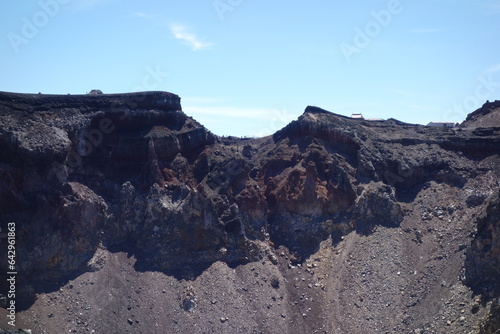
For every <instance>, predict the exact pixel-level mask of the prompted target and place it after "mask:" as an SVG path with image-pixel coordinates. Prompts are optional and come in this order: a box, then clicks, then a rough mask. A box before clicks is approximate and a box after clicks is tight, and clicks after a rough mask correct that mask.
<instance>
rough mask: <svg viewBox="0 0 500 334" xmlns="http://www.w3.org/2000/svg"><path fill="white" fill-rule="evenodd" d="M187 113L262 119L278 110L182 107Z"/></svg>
mask: <svg viewBox="0 0 500 334" xmlns="http://www.w3.org/2000/svg"><path fill="white" fill-rule="evenodd" d="M182 109H183V110H184V112H186V113H188V114H194V115H196V114H198V115H200V114H203V115H211V116H223V117H236V118H256V119H263V118H267V117H270V116H272V115H274V114H275V113H277V112H279V110H276V109H266V108H240V107H199V106H185V107H183V108H182Z"/></svg>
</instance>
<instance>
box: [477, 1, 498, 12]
mask: <svg viewBox="0 0 500 334" xmlns="http://www.w3.org/2000/svg"><path fill="white" fill-rule="evenodd" d="M481 6H482V7H483V13H484V14H486V15H498V14H500V3H498V1H495V2H492V1H486V2H483V3H481Z"/></svg>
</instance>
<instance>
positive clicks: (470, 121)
mask: <svg viewBox="0 0 500 334" xmlns="http://www.w3.org/2000/svg"><path fill="white" fill-rule="evenodd" d="M460 126H461V127H463V128H491V127H500V101H493V102H490V101H487V102H486V103H485V104H483V106H482V107H481V108H479V109H478V110H476V111H474V112H473V113H470V114H469V115H467V118H466V119H465V122H463V123H462V124H461V125H460Z"/></svg>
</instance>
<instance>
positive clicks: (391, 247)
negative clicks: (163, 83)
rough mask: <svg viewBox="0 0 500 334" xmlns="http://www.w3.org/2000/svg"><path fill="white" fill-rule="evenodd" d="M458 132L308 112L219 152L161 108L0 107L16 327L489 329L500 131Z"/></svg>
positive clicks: (227, 141)
mask: <svg viewBox="0 0 500 334" xmlns="http://www.w3.org/2000/svg"><path fill="white" fill-rule="evenodd" d="M491 105H492V106H496V105H497V103H496V102H495V103H493V104H491ZM488 106H489V105H488ZM483 108H485V107H483ZM488 108H489V107H488ZM493 109H494V108H493V107H492V108H489V109H488V110H490V111H489V112H488V113H487V114H488V115H489V117H493V116H491V115H492V113H493V114H495V113H496V112H497V111H495V110H493ZM483 114H484V113H482V112H476V113H474V114H473V115H475V116H471V117H469V118H470V119H469V118H468V122H470V120H474V122H475V124H482V123H480V119H481V115H483ZM478 122H479V123H478ZM467 124H468V125H467V126H466V127H464V128H459V129H456V130H454V129H437V128H427V127H422V126H414V125H407V124H404V123H401V122H398V121H395V120H389V121H385V122H368V121H360V120H352V119H348V118H345V117H342V116H338V115H335V114H332V113H330V112H327V111H325V110H322V109H319V108H316V107H308V108H307V109H306V111H305V112H304V114H303V115H302V116H300V117H299V119H298V120H297V121H294V122H292V123H290V124H289V125H288V126H286V127H285V128H283V129H282V130H280V131H278V132H277V133H275V134H274V135H273V136H270V137H265V138H256V139H238V138H232V137H229V138H224V137H223V138H220V137H217V136H215V135H213V134H212V133H210V132H209V131H208V130H206V129H205V128H204V127H203V126H201V125H200V124H198V123H197V122H196V121H194V120H193V119H192V118H190V117H188V116H186V115H185V114H184V113H183V112H182V111H181V106H180V98H179V97H178V96H176V95H173V94H170V93H164V92H148V93H141V94H122V95H118V94H117V95H106V94H103V95H85V96H71V95H68V96H55V95H54V96H51V95H29V94H14V93H0V148H1V150H0V199H1V204H0V215H1V216H0V223H1V224H2V225H1V227H2V230H6V227H7V224H8V223H9V222H14V223H15V224H16V238H17V240H16V247H17V248H16V251H17V252H16V258H17V262H16V269H17V271H18V272H19V273H20V274H19V276H18V282H17V284H18V286H17V299H16V302H17V304H18V305H19V307H20V308H21V309H22V310H23V311H22V312H21V313H20V314H19V317H21V319H22V320H24V321H25V323H27V324H28V325H29V326H32V327H33V328H36V329H37V330H38V332H40V333H43V332H47V333H54V331H59V332H68V330H72V332H74V333H80V332H81V333H86V332H89V331H91V328H93V330H94V331H95V332H96V333H115V332H116V333H124V332H127V331H128V332H134V333H141V332H142V333H175V332H179V333H182V332H192V329H193V328H194V327H193V326H198V328H200V332H217V333H239V332H241V333H249V332H252V331H253V332H255V333H276V332H287V333H309V332H315V331H318V332H323V333H373V332H375V330H378V331H381V332H390V333H407V332H414V333H441V332H446V333H463V332H479V331H480V330H482V331H483V332H484V333H487V332H492V331H493V330H496V329H498V327H497V324H498V322H495V321H494V320H491V319H495V314H497V313H498V311H497V309H498V307H497V306H496V305H497V304H496V303H497V299H495V298H498V297H499V296H500V289H499V285H498V277H499V275H500V272H499V271H498V268H500V241H499V240H500V238H499V236H500V230H499V226H498V220H499V208H500V205H499V200H498V196H499V192H500V186H499V185H500V183H499V180H500V157H499V155H498V154H499V152H500V128H494V127H489V128H487V129H486V128H478V127H477V126H474V127H473V126H472V125H471V124H472V123H467ZM1 247H2V249H6V246H5V243H4V242H3V241H2V246H1ZM124 254H126V256H125V255H124ZM1 265H2V267H1V268H2V271H3V272H7V271H8V270H7V269H8V268H7V263H6V262H5V260H2V262H1ZM4 282H5V280H2V284H4V285H5V283H4ZM88 282H91V283H90V285H89V283H88ZM0 288H1V291H0V295H2V296H3V299H2V301H3V302H4V306H6V304H5V303H6V302H7V301H8V298H7V296H6V295H5V291H7V290H8V289H7V287H5V286H3V285H0ZM158 291H160V292H158ZM132 295H133V296H132ZM82 296H85V298H86V299H82ZM99 296H100V297H102V298H98V297H99ZM21 309H20V310H21ZM490 309H491V313H490V315H488V312H490ZM148 310H149V311H148ZM160 310H161V312H160ZM470 310H472V311H470ZM221 312H222V313H221ZM495 312H496V313H495ZM45 313H47V314H45ZM462 318H463V319H462ZM483 318H484V319H486V320H484V321H483V320H482V319H483ZM104 319H107V320H104ZM488 319H489V320H488ZM152 324H154V325H152ZM481 326H482V327H481ZM481 328H482V329H481ZM61 329H63V330H61Z"/></svg>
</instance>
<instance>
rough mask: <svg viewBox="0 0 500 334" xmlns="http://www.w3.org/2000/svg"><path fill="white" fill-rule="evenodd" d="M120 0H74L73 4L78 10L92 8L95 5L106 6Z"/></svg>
mask: <svg viewBox="0 0 500 334" xmlns="http://www.w3.org/2000/svg"><path fill="white" fill-rule="evenodd" d="M117 1H119V0H73V1H71V4H72V5H73V9H76V10H90V9H94V8H95V7H99V6H104V5H108V4H111V3H113V2H117Z"/></svg>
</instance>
